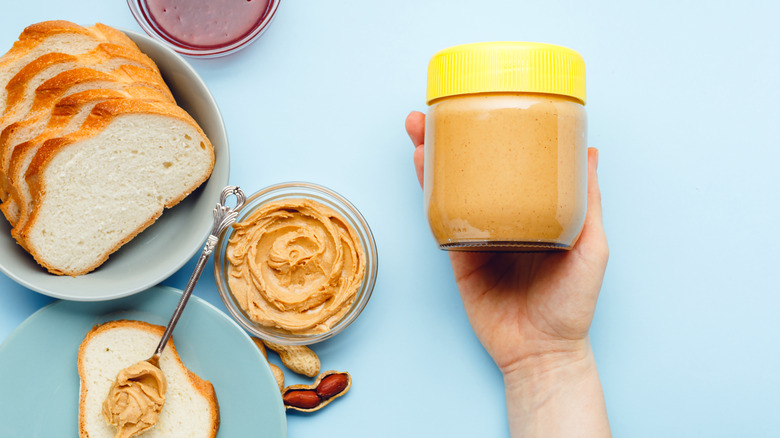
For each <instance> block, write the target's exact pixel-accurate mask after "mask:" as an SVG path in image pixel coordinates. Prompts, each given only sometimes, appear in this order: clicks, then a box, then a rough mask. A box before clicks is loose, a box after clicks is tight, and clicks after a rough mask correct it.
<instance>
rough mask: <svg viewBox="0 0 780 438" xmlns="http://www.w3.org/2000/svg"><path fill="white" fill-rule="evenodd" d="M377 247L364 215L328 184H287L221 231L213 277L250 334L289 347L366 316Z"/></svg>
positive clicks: (265, 192)
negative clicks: (363, 315) (362, 314)
mask: <svg viewBox="0 0 780 438" xmlns="http://www.w3.org/2000/svg"><path fill="white" fill-rule="evenodd" d="M376 275H377V249H376V243H375V241H374V237H373V234H372V233H371V229H370V228H369V226H368V223H367V222H366V220H365V218H364V217H363V216H362V215H361V213H360V212H359V211H358V210H357V208H355V207H354V206H353V205H352V204H351V203H350V202H349V201H348V200H347V199H346V198H344V197H343V196H341V195H339V194H338V193H336V192H334V191H333V190H331V189H328V188H326V187H323V186H320V185H317V184H312V183H307V182H288V183H282V184H277V185H273V186H270V187H266V188H264V189H262V190H260V191H258V192H256V193H254V194H253V195H251V196H250V197H249V198H248V199H247V201H246V203H245V204H244V206H242V207H241V209H240V210H239V212H238V218H237V219H236V223H235V224H234V225H233V226H232V227H230V228H228V229H227V230H225V232H224V233H223V234H222V236H221V238H220V239H219V242H218V243H217V248H216V250H215V256H214V277H215V279H216V283H217V288H218V290H219V293H220V297H221V298H222V301H223V302H224V303H225V306H226V307H227V309H228V311H229V312H230V314H231V315H232V316H233V318H234V319H235V320H236V321H237V322H238V323H239V324H240V325H241V326H243V327H244V329H246V330H247V331H248V332H249V333H250V334H252V335H254V336H257V337H259V338H262V339H265V340H268V341H272V342H277V343H281V344H287V345H307V344H313V343H316V342H319V341H322V340H325V339H328V338H330V337H332V336H334V335H336V334H338V333H340V332H341V331H342V330H344V329H345V328H346V327H347V326H349V325H350V324H351V323H352V322H353V321H354V320H355V319H356V318H357V317H358V316H359V315H360V313H361V312H362V311H363V309H364V308H365V306H366V304H367V303H368V300H369V298H370V297H371V293H372V291H373V288H374V284H375V283H376Z"/></svg>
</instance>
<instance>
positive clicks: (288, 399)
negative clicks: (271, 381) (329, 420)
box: [282, 389, 320, 409]
mask: <svg viewBox="0 0 780 438" xmlns="http://www.w3.org/2000/svg"><path fill="white" fill-rule="evenodd" d="M282 399H283V400H284V404H286V405H287V406H292V407H294V408H301V409H313V408H315V407H317V405H319V404H320V396H318V395H317V393H316V392H315V391H314V390H311V389H306V390H296V391H288V392H287V393H285V394H284V396H283V397H282Z"/></svg>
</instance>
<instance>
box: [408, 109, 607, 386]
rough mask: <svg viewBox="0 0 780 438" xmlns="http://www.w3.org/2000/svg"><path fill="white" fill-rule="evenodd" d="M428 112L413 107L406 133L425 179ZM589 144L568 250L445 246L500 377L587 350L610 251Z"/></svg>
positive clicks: (593, 154) (574, 356)
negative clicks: (579, 222) (581, 202)
mask: <svg viewBox="0 0 780 438" xmlns="http://www.w3.org/2000/svg"><path fill="white" fill-rule="evenodd" d="M424 129H425V116H424V115H423V114H422V113H419V112H412V113H411V114H409V116H408V117H407V119H406V131H407V133H408V134H409V138H410V139H411V140H412V143H413V144H414V146H415V151H414V166H415V169H416V171H417V177H418V179H419V181H420V185H422V181H423V172H424V169H423V156H424V144H423V140H424ZM597 165H598V151H597V150H596V149H593V148H590V149H589V150H588V203H587V206H588V207H587V209H588V212H587V217H586V219H585V225H584V227H583V230H582V233H581V235H580V238H579V240H578V241H577V243H576V244H575V245H574V247H573V248H572V249H571V250H570V251H565V252H564V251H561V252H536V253H503V252H498V253H485V252H459V251H449V256H450V262H451V264H452V270H453V273H454V275H455V279H456V281H457V285H458V290H459V291H460V295H461V299H462V300H463V306H464V308H465V310H466V314H467V316H468V318H469V321H470V322H471V325H472V328H473V329H474V332H475V333H476V335H477V337H478V338H479V340H480V341H481V342H482V344H483V345H484V347H485V349H486V350H487V352H488V353H489V354H490V356H491V357H492V358H493V360H494V361H495V362H496V364H497V365H498V367H499V368H500V369H501V372H502V373H503V374H504V375H507V374H510V373H515V372H525V371H526V368H527V367H533V368H534V372H536V371H538V370H537V368H538V367H539V366H557V365H558V364H559V363H560V362H561V361H564V362H566V361H570V360H576V359H577V358H579V357H582V356H584V355H585V354H587V352H588V351H589V345H588V330H589V328H590V324H591V321H592V319H593V314H594V312H595V310H596V300H597V298H598V295H599V291H600V289H601V283H602V279H603V277H604V270H605V269H606V265H607V259H608V257H609V249H608V246H607V239H606V235H605V233H604V227H603V225H602V216H601V194H600V192H599V187H598V177H597V174H596V168H597Z"/></svg>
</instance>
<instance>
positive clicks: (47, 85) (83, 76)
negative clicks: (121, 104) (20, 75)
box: [0, 65, 175, 223]
mask: <svg viewBox="0 0 780 438" xmlns="http://www.w3.org/2000/svg"><path fill="white" fill-rule="evenodd" d="M131 86H143V87H152V88H154V89H156V90H158V91H159V92H160V93H162V94H164V95H165V97H166V98H167V99H168V100H169V101H170V102H171V103H175V101H174V99H173V96H172V95H171V93H170V90H169V89H168V87H167V85H165V82H164V81H163V79H162V77H160V75H159V73H157V72H156V71H153V70H149V69H147V68H142V67H137V66H132V65H121V66H119V67H118V68H117V69H115V70H113V71H111V72H109V73H104V72H101V71H99V70H94V69H92V68H74V69H72V70H66V71H64V72H61V73H59V74H57V75H56V76H54V77H52V78H50V79H48V80H46V81H45V82H43V83H42V84H41V85H40V86H38V87H37V88H36V89H35V92H34V93H33V94H32V96H31V97H30V98H29V100H31V101H32V105H31V108H30V110H29V112H27V114H26V115H25V116H24V117H21V116H9V115H8V114H6V116H4V117H2V118H0V130H1V132H0V199H2V200H3V201H5V200H6V199H7V194H8V191H9V187H8V186H9V185H10V181H9V177H8V170H9V166H10V160H11V157H12V155H13V151H14V148H15V147H16V145H18V144H21V143H24V142H25V141H28V140H30V139H32V138H33V137H34V136H36V135H38V134H40V133H41V132H42V131H43V128H44V126H45V122H46V121H47V120H48V119H49V118H50V117H51V113H52V110H53V108H54V106H55V105H56V104H57V102H58V101H59V100H60V99H62V98H63V97H67V96H69V95H71V94H75V93H79V92H82V91H87V90H92V89H112V90H121V89H124V88H127V87H131ZM16 119H18V120H16ZM14 120H15V121H14ZM9 122H11V123H10V124H8V125H7V126H4V124H5V123H9ZM12 223H13V222H12Z"/></svg>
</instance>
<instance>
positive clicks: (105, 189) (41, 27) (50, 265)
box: [0, 21, 215, 276]
mask: <svg viewBox="0 0 780 438" xmlns="http://www.w3.org/2000/svg"><path fill="white" fill-rule="evenodd" d="M0 85H4V86H3V87H0V88H1V89H2V92H0V200H2V201H3V203H2V205H1V206H0V210H2V212H3V213H4V215H5V216H6V218H7V219H8V220H9V222H10V223H11V224H12V225H13V229H12V231H11V234H12V236H13V237H14V238H15V239H16V241H17V242H18V243H19V244H20V245H21V246H22V247H23V248H25V249H26V250H27V251H28V252H30V253H31V254H32V256H33V257H34V258H35V260H36V261H37V262H38V263H39V264H41V265H42V266H43V267H44V268H46V269H47V270H48V271H49V272H51V273H54V274H58V275H72V276H76V275H83V274H86V273H88V272H90V271H92V270H94V269H96V268H97V267H98V266H100V265H101V264H102V263H103V262H105V261H106V260H107V259H108V257H109V255H110V254H112V253H113V252H115V251H116V250H117V249H119V248H120V247H121V246H122V245H124V244H125V243H127V242H128V241H130V240H131V239H132V238H133V237H134V236H136V235H137V234H138V233H140V232H141V231H143V230H144V229H146V228H147V227H148V226H150V225H151V224H152V223H153V222H154V221H155V220H156V219H157V218H158V217H159V216H160V215H161V214H162V212H163V210H164V209H165V208H169V207H172V206H174V205H175V204H177V203H178V202H180V201H181V200H182V199H183V198H184V197H186V196H187V195H188V194H189V193H191V192H192V191H193V190H195V189H196V188H197V187H198V186H200V185H201V184H202V183H203V182H205V181H206V180H207V179H208V178H209V176H210V174H211V171H212V169H213V166H214V162H215V156H214V149H213V147H212V145H211V142H210V141H209V139H208V138H207V137H206V135H205V133H204V132H203V131H202V130H201V129H200V127H199V126H198V124H197V123H196V122H195V121H194V120H193V119H192V118H191V117H190V116H189V115H188V114H187V113H186V112H185V111H184V110H183V109H182V108H180V107H178V106H177V105H176V102H175V100H174V98H173V95H172V94H171V92H170V90H169V89H168V87H167V85H166V84H165V82H164V81H163V79H162V76H161V75H160V72H159V70H158V68H157V66H156V65H155V64H154V62H153V61H152V60H151V59H150V58H149V57H148V56H146V55H144V54H143V53H141V51H140V50H138V47H137V46H136V45H135V44H134V43H133V42H132V40H130V39H129V38H128V37H127V36H126V35H124V34H123V33H122V32H119V31H117V30H115V29H113V28H111V27H109V26H105V25H102V24H97V25H95V26H92V27H88V28H86V27H82V26H78V25H75V24H73V23H69V22H67V21H49V22H44V23H39V24H35V25H32V26H29V27H27V28H26V29H25V30H24V31H23V32H22V34H21V35H20V36H19V40H18V41H17V42H16V43H14V45H13V47H12V48H11V49H10V50H9V51H8V52H7V53H6V54H5V55H3V56H2V57H0Z"/></svg>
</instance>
